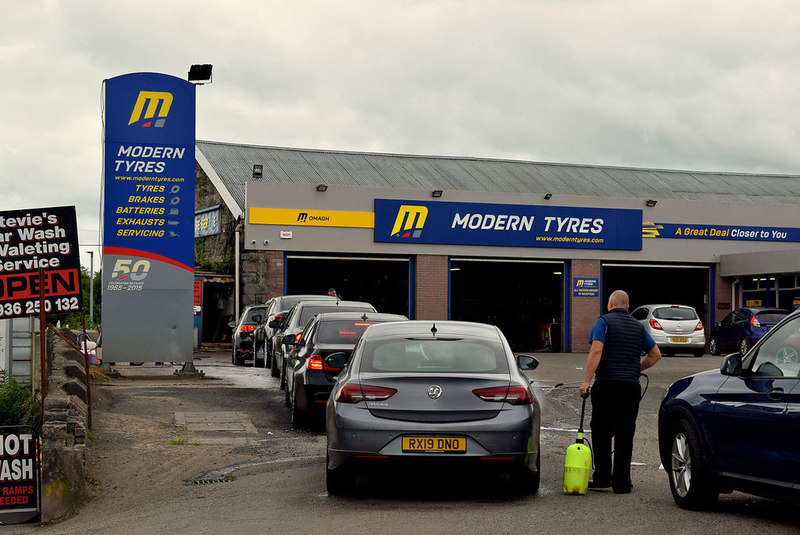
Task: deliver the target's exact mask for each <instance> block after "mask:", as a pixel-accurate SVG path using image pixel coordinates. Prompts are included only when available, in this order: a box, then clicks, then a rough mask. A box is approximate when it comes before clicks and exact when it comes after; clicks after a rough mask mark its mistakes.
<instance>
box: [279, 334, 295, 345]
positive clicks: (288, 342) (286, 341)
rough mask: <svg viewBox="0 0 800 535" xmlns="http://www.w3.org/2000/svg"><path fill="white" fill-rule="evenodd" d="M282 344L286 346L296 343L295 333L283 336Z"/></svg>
mask: <svg viewBox="0 0 800 535" xmlns="http://www.w3.org/2000/svg"><path fill="white" fill-rule="evenodd" d="M281 344H283V345H285V346H291V345H294V335H293V334H287V335H285V336H284V337H283V338H281Z"/></svg>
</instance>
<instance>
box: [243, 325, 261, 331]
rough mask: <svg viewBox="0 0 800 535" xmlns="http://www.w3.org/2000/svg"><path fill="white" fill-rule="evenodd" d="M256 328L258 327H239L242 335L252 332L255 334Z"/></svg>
mask: <svg viewBox="0 0 800 535" xmlns="http://www.w3.org/2000/svg"><path fill="white" fill-rule="evenodd" d="M256 327H257V326H256V325H242V326H241V327H239V332H240V333H252V332H255V330H256Z"/></svg>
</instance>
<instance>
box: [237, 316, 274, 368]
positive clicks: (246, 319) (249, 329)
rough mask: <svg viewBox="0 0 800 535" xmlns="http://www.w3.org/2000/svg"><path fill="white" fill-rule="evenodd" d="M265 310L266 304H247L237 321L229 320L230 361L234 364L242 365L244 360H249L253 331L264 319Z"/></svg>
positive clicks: (251, 352)
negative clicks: (230, 332) (231, 330)
mask: <svg viewBox="0 0 800 535" xmlns="http://www.w3.org/2000/svg"><path fill="white" fill-rule="evenodd" d="M266 311H267V307H266V305H257V306H249V307H247V308H245V309H244V312H242V315H241V316H240V317H239V322H238V323H234V322H230V323H229V324H228V326H229V327H231V328H232V329H233V335H232V336H231V362H233V364H235V365H236V366H243V365H244V361H245V360H251V359H252V358H253V356H254V355H255V353H254V352H253V333H254V332H255V330H256V327H258V324H259V323H261V322H262V321H263V319H264V314H265V313H266Z"/></svg>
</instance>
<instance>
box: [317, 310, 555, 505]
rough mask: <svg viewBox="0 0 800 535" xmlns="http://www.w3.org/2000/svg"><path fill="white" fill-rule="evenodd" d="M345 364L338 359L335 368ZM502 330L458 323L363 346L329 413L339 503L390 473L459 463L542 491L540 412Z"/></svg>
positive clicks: (388, 334)
mask: <svg viewBox="0 0 800 535" xmlns="http://www.w3.org/2000/svg"><path fill="white" fill-rule="evenodd" d="M345 361H346V356H345V355H344V354H342V353H338V354H337V353H334V354H333V355H329V356H328V357H327V358H326V359H325V362H326V364H328V365H329V366H330V367H332V368H336V367H340V366H341V365H343V364H344V362H345ZM537 365H538V361H537V360H536V359H535V358H534V357H531V356H528V355H518V356H516V357H515V356H514V354H513V353H512V351H511V348H510V347H509V345H508V342H507V341H506V339H505V337H504V336H503V334H502V333H501V332H500V330H499V329H498V328H497V327H494V326H491V325H486V324H482V323H469V322H456V321H436V322H432V321H403V322H395V323H384V324H377V325H372V326H370V327H368V328H367V329H366V331H364V334H363V335H362V336H361V338H360V339H359V341H358V343H357V344H356V346H355V348H354V350H353V354H352V357H351V358H350V360H349V362H347V364H346V366H345V367H344V369H343V370H342V372H341V374H340V375H339V377H338V379H337V382H336V384H335V386H334V388H333V391H332V392H331V396H330V398H329V399H328V404H327V407H326V431H327V437H328V445H327V452H326V453H327V467H326V468H327V470H326V484H327V488H328V492H329V493H330V494H347V493H350V492H353V491H354V484H355V481H356V477H355V476H356V475H358V474H366V473H372V472H374V471H376V470H380V469H381V468H382V467H387V468H388V467H389V466H393V467H397V466H402V467H404V468H412V469H413V468H414V467H417V468H419V467H422V466H426V467H444V466H447V465H452V464H456V465H458V466H460V467H463V468H466V466H470V467H472V468H475V469H477V470H480V469H481V468H486V469H488V470H492V471H503V472H505V473H507V474H508V475H509V476H510V477H511V480H512V483H514V484H515V487H516V489H517V490H518V491H520V492H529V493H535V492H536V491H537V490H538V488H539V479H540V478H539V473H540V472H539V427H540V421H541V413H540V404H539V402H538V400H537V399H536V397H535V395H534V393H533V391H532V388H531V386H530V380H529V379H528V378H527V377H526V376H525V374H524V373H523V370H532V369H534V368H536V366H537Z"/></svg>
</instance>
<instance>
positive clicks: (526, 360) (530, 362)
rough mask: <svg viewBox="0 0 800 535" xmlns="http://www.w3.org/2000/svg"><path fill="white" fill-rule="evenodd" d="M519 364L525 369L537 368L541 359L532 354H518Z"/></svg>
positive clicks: (521, 368) (520, 367)
mask: <svg viewBox="0 0 800 535" xmlns="http://www.w3.org/2000/svg"><path fill="white" fill-rule="evenodd" d="M517 366H519V369H520V370H523V371H529V370H535V369H536V368H538V367H539V361H538V360H537V359H536V357H532V356H530V355H517Z"/></svg>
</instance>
